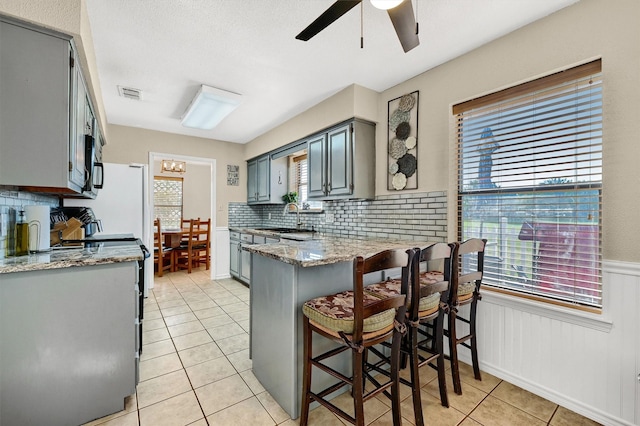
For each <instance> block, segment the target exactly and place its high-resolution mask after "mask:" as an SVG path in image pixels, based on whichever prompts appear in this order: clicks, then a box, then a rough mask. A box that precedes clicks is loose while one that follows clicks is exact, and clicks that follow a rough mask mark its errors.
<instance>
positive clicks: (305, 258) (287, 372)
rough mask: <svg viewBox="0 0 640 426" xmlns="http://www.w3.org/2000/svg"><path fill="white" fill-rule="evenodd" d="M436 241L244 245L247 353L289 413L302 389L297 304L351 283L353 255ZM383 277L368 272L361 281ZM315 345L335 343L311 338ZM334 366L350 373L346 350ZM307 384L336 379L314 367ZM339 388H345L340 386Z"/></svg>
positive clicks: (322, 240)
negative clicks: (248, 330) (248, 315)
mask: <svg viewBox="0 0 640 426" xmlns="http://www.w3.org/2000/svg"><path fill="white" fill-rule="evenodd" d="M435 242H437V241H409V240H404V241H399V240H388V239H354V238H352V237H350V238H344V237H343V238H341V237H335V236H334V237H328V236H327V237H314V238H313V239H310V240H306V241H290V240H281V242H280V243H276V244H264V245H253V246H247V247H245V248H244V250H247V251H249V252H251V253H252V256H251V277H252V278H251V287H250V289H251V358H252V363H253V373H254V374H255V376H256V377H257V378H258V380H259V381H260V383H262V385H263V386H264V387H265V389H266V390H267V391H269V393H270V394H271V396H273V398H274V399H275V400H276V401H277V402H278V403H279V404H280V406H281V407H282V408H283V409H284V410H285V411H286V412H287V413H288V414H289V415H290V416H291V418H294V419H295V418H297V417H298V416H299V415H300V393H301V390H302V360H303V336H302V305H303V304H304V302H305V301H307V300H309V299H313V298H315V297H319V296H324V295H328V294H332V293H337V292H340V291H344V290H349V289H351V288H352V281H353V259H354V258H355V257H356V256H368V255H371V254H374V253H377V252H379V251H382V250H386V249H396V248H407V249H408V248H412V247H425V246H428V245H431V244H433V243H435ZM383 279H385V277H384V276H381V275H377V276H368V277H366V278H365V284H371V283H373V282H377V281H380V280H383ZM313 346H314V349H315V350H317V351H324V350H328V349H330V348H331V347H334V346H335V344H334V343H333V342H330V341H329V340H328V339H323V341H314V343H313ZM343 355H344V356H343V357H342V358H341V360H340V361H338V362H337V364H334V367H335V368H338V369H342V371H343V373H344V374H346V375H350V366H349V365H350V361H351V359H350V355H349V353H347V352H345V353H344V354H343ZM313 375H314V377H313V388H312V390H314V389H315V390H318V389H323V388H325V387H327V386H328V385H330V384H331V383H334V382H335V379H334V378H332V377H331V376H329V375H328V374H326V373H324V372H321V371H319V370H318V369H314V371H313ZM342 391H344V389H342Z"/></svg>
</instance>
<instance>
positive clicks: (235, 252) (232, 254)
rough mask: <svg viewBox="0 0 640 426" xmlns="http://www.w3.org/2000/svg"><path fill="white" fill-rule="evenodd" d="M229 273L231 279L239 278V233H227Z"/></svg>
mask: <svg viewBox="0 0 640 426" xmlns="http://www.w3.org/2000/svg"><path fill="white" fill-rule="evenodd" d="M229 245H230V248H229V273H230V274H231V276H232V277H235V278H239V277H240V233H239V232H234V231H231V232H230V233H229Z"/></svg>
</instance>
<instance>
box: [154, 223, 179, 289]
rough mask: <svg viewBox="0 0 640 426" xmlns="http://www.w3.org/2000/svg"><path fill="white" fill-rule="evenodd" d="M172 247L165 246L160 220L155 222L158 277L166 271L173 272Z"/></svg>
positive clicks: (155, 252) (155, 253) (155, 262)
mask: <svg viewBox="0 0 640 426" xmlns="http://www.w3.org/2000/svg"><path fill="white" fill-rule="evenodd" d="M172 250H173V249H172V248H171V247H165V246H164V239H163V236H162V226H161V222H160V219H155V220H154V221H153V263H154V264H156V265H157V269H158V277H161V276H162V275H163V273H164V271H165V270H167V271H172V270H173V260H174V259H173V253H172Z"/></svg>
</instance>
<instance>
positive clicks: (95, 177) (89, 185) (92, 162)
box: [82, 135, 104, 197]
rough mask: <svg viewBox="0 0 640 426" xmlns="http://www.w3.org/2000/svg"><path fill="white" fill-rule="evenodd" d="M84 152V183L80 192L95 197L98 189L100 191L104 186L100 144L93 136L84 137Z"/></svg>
mask: <svg viewBox="0 0 640 426" xmlns="http://www.w3.org/2000/svg"><path fill="white" fill-rule="evenodd" d="M97 144H100V146H98V145H97ZM84 150H85V152H84V160H85V170H84V171H85V181H84V188H82V192H83V193H84V194H85V195H89V196H91V197H95V196H96V195H97V194H98V189H101V188H102V185H103V184H104V167H103V165H102V145H101V142H100V141H98V140H96V138H95V137H94V136H93V135H85V136H84Z"/></svg>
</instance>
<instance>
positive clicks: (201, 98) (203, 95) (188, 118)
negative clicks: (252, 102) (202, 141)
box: [181, 84, 242, 130]
mask: <svg viewBox="0 0 640 426" xmlns="http://www.w3.org/2000/svg"><path fill="white" fill-rule="evenodd" d="M241 101H242V95H238V94H237V93H231V92H227V91H226V90H221V89H216V88H215V87H211V86H205V85H204V84H203V85H202V86H200V90H198V93H197V94H196V97H195V98H193V100H192V101H191V104H190V105H189V108H187V111H186V112H185V113H184V115H183V116H182V121H181V122H182V125H183V126H184V127H192V128H194V129H203V130H211V129H213V128H214V127H216V126H217V125H218V124H219V123H220V122H221V121H222V120H223V119H224V118H225V117H226V116H227V115H229V113H231V111H233V110H234V109H236V108H237V106H238V105H240V102H241Z"/></svg>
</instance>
